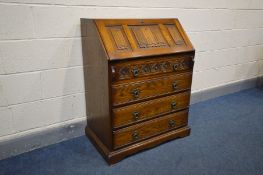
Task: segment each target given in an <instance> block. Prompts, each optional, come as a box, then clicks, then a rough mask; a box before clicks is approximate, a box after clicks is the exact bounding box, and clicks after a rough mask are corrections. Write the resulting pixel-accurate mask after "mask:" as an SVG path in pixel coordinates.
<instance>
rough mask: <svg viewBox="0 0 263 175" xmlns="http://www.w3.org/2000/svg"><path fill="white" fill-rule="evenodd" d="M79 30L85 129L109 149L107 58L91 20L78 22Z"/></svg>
mask: <svg viewBox="0 0 263 175" xmlns="http://www.w3.org/2000/svg"><path fill="white" fill-rule="evenodd" d="M81 30H82V31H81V33H82V52H83V63H84V65H85V69H84V70H85V74H84V75H85V90H86V110H87V127H89V128H90V129H91V130H92V131H93V132H94V133H95V134H96V136H97V137H98V138H99V139H100V141H101V142H102V143H103V144H105V145H106V146H107V147H108V148H109V149H111V148H112V132H111V119H110V113H109V111H110V109H109V87H108V80H109V78H108V59H107V55H106V52H105V49H104V47H103V45H102V42H101V40H100V36H99V33H98V32H97V29H96V25H95V23H94V22H93V20H90V19H81Z"/></svg>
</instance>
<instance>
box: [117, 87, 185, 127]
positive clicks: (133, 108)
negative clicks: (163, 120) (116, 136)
mask: <svg viewBox="0 0 263 175" xmlns="http://www.w3.org/2000/svg"><path fill="white" fill-rule="evenodd" d="M189 101H190V92H189V91H188V92H183V93H180V94H176V95H171V96H168V97H163V98H158V99H154V100H150V101H147V102H142V103H136V104H133V105H129V106H125V107H120V108H115V109H113V127H114V128H118V127H122V126H126V125H128V124H134V123H136V122H140V121H143V120H145V119H149V118H154V117H157V116H159V115H162V114H167V113H170V112H174V111H177V110H181V109H185V108H187V107H188V106H189Z"/></svg>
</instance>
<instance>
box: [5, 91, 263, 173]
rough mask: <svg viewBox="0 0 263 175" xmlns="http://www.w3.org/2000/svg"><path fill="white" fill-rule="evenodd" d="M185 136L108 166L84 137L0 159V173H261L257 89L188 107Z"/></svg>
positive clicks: (262, 133) (261, 114)
mask: <svg viewBox="0 0 263 175" xmlns="http://www.w3.org/2000/svg"><path fill="white" fill-rule="evenodd" d="M190 126H191V128H192V133H191V136H189V137H186V138H183V139H178V140H176V141H170V142H168V143H165V144H163V145H161V146H159V147H156V148H154V149H150V150H147V151H144V152H142V153H139V154H136V155H134V156H131V157H128V158H126V159H124V160H123V161H121V162H120V163H118V164H115V165H113V166H108V165H107V164H106V163H105V162H104V160H103V159H102V157H101V156H100V155H99V153H98V152H97V151H96V150H95V148H94V147H93V146H92V145H91V143H90V142H89V141H88V140H87V139H86V137H84V136H83V137H79V138H76V139H72V140H69V141H65V142H62V143H59V144H55V145H51V146H48V147H45V148H42V149H39V150H35V151H32V152H29V153H25V154H22V155H19V156H16V157H13V158H9V159H6V160H2V161H0V174H1V175H7V174H8V175H9V174H10V175H16V174H18V175H31V174H34V175H48V174H56V175H68V174H70V175H73V174H74V175H78V174H80V175H82V174H85V175H88V174H92V175H95V174H98V175H101V174H107V175H110V174H114V175H136V174H140V175H148V174H150V175H157V174H158V175H166V174H169V175H170V174H176V175H182V174H185V175H189V174H193V175H199V174H202V175H206V174H207V175H214V174H216V175H220V174H222V175H229V174H233V175H257V174H258V175H262V174H263V89H249V90H245V91H242V92H238V93H234V94H231V95H226V96H223V97H219V98H215V99H212V100H208V101H205V102H201V103H197V104H194V105H192V106H191V109H190Z"/></svg>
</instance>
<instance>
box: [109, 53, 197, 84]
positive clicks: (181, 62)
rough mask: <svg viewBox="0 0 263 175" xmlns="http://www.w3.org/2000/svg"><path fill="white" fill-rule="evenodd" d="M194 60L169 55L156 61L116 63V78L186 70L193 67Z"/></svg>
mask: <svg viewBox="0 0 263 175" xmlns="http://www.w3.org/2000/svg"><path fill="white" fill-rule="evenodd" d="M192 66H193V60H192V58H191V57H178V58H173V57H168V58H166V59H164V60H161V59H160V60H158V61H154V62H143V63H140V62H135V63H133V64H116V65H115V66H114V70H116V76H115V77H114V79H115V80H125V79H131V78H134V77H135V78H136V77H143V76H148V75H154V74H160V73H168V72H178V71H186V70H190V69H192Z"/></svg>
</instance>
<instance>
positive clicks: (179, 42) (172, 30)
mask: <svg viewBox="0 0 263 175" xmlns="http://www.w3.org/2000/svg"><path fill="white" fill-rule="evenodd" d="M165 26H166V27H167V29H168V31H169V33H170V35H171V37H172V39H173V40H174V44H175V45H177V46H180V45H185V43H184V40H183V38H182V36H181V34H180V33H179V31H178V29H177V28H176V27H175V25H174V24H166V25H165Z"/></svg>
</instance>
